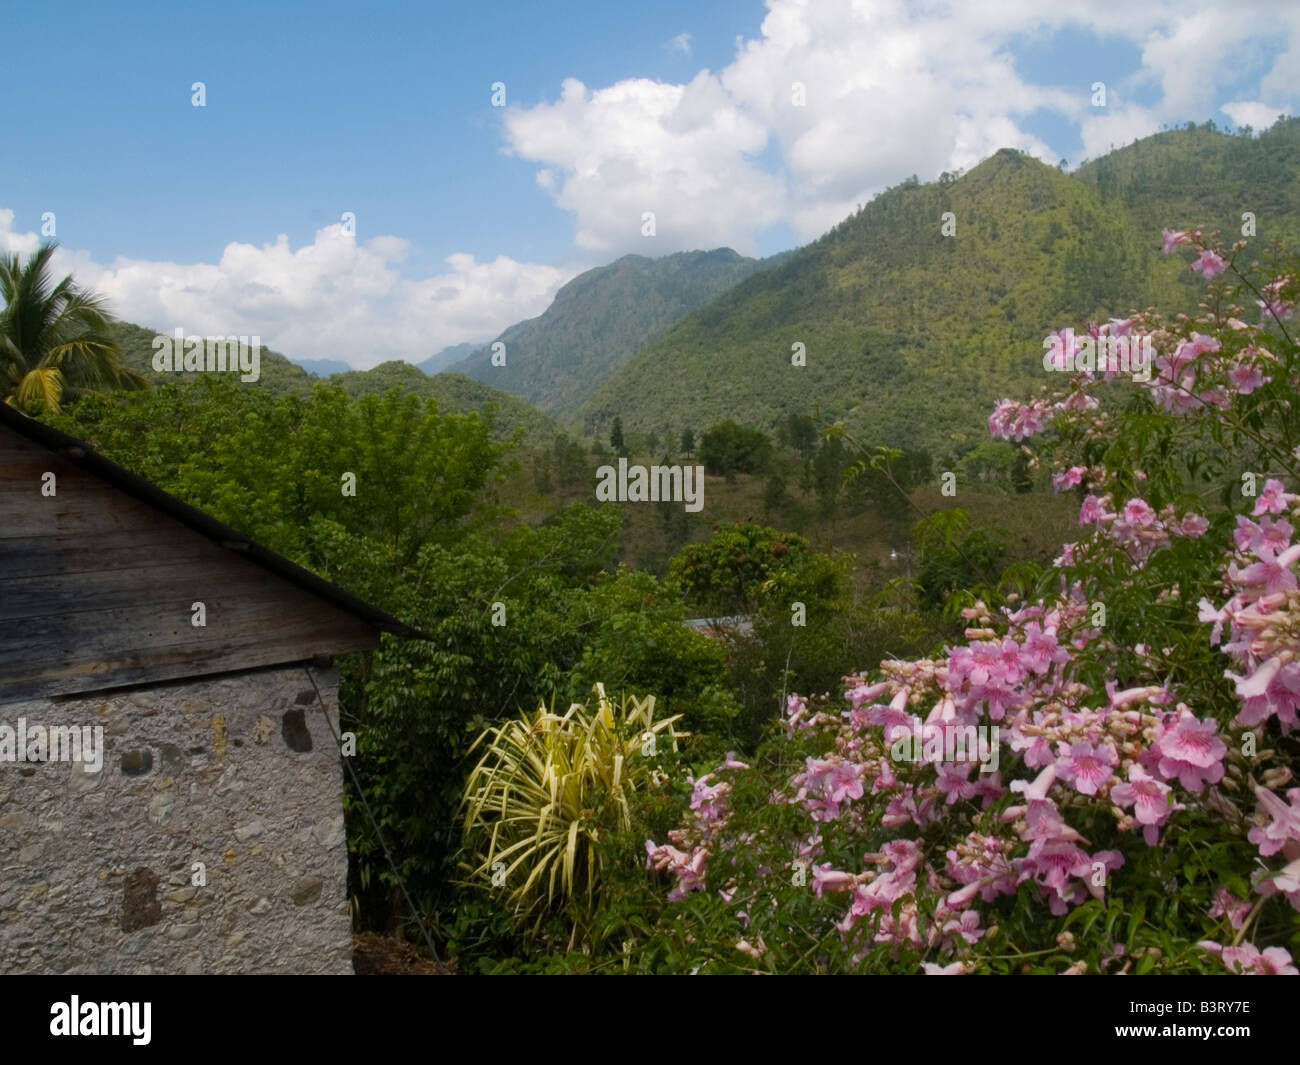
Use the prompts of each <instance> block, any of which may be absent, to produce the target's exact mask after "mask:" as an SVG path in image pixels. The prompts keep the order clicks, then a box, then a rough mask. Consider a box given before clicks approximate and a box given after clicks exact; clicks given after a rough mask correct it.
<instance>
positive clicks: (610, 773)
mask: <svg viewBox="0 0 1300 1065" xmlns="http://www.w3.org/2000/svg"><path fill="white" fill-rule="evenodd" d="M595 692H596V697H597V698H596V707H595V709H594V710H593V709H591V708H590V707H589V706H587V705H584V704H582V703H574V704H573V705H572V706H570V707H569V709H568V710H567V711H566V712H565V713H564V714H561V715H557V714H555V713H554V712H552V711H551V710H548V709H547V708H546V707H545V706H541V707H539V708H538V709H537V711H536V712H535V713H533V714H525V715H523V716H521V717H519V718H516V719H514V720H511V721H507V722H505V723H504V724H502V725H499V726H497V727H495V728H489V729H487V730H486V731H485V732H484V733H483V734H482V735H481V736H480V737H479V739H478V740H477V741H476V743H475V747H476V748H477V747H478V746H485V747H486V750H485V751H484V753H483V756H482V758H481V759H480V760H479V762H478V764H477V765H476V766H475V767H474V769H473V771H472V772H471V773H470V776H469V779H468V780H467V781H466V784H465V800H464V809H465V818H464V838H465V849H466V856H467V860H466V861H465V862H463V863H462V868H463V869H465V870H466V872H467V873H468V882H469V883H477V884H480V885H490V887H495V888H497V889H501V890H503V891H504V893H505V895H506V898H507V899H508V907H509V909H510V910H511V912H512V913H513V916H514V918H515V919H516V921H517V922H519V923H520V924H521V925H524V924H527V923H529V922H531V928H530V929H529V931H528V936H529V938H531V937H532V936H534V935H535V934H536V932H537V931H538V930H539V929H540V927H541V925H542V922H543V921H544V919H545V918H546V917H547V916H550V915H560V916H562V917H563V919H564V920H565V921H566V922H567V923H568V925H569V928H570V944H569V946H570V949H572V947H573V945H574V944H575V943H584V944H585V942H586V941H587V940H588V939H589V937H590V936H591V934H592V931H593V922H594V919H595V917H596V915H597V912H598V910H599V907H600V901H601V899H600V889H601V885H602V880H603V875H604V869H605V854H604V843H605V840H606V839H607V837H608V836H609V835H610V834H611V833H613V832H616V831H619V830H624V831H626V830H627V829H629V828H630V827H631V823H632V822H631V806H630V799H631V796H632V795H633V793H635V792H637V791H639V790H641V789H645V788H648V787H652V786H654V783H655V781H656V780H660V781H662V780H664V779H666V778H665V776H664V774H663V771H662V770H661V769H659V768H658V766H659V764H660V762H661V760H662V759H663V757H664V756H670V755H672V754H675V753H676V752H677V738H678V734H677V732H676V731H675V729H674V725H675V723H676V722H677V720H678V718H677V717H668V718H659V719H656V718H655V712H654V710H655V700H654V696H653V695H651V696H647V697H646V698H644V699H634V698H625V699H623V701H622V703H621V705H620V707H619V708H618V709H617V710H615V707H614V704H613V703H612V702H611V701H610V700H609V699H608V698H607V697H606V695H605V690H604V688H603V686H601V685H599V684H598V685H596V688H595Z"/></svg>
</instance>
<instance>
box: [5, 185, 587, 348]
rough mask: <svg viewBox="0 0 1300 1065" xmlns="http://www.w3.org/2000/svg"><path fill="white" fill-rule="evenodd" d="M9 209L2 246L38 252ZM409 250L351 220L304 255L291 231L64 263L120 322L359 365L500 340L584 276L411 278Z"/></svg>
mask: <svg viewBox="0 0 1300 1065" xmlns="http://www.w3.org/2000/svg"><path fill="white" fill-rule="evenodd" d="M13 217H14V215H13V212H12V211H10V210H0V249H4V250H6V251H18V252H20V253H23V254H29V253H30V252H31V251H33V250H34V249H35V248H36V247H37V245H38V244H39V238H38V237H37V235H36V234H35V233H21V232H14V231H13V230H12V224H13ZM407 250H408V244H407V242H406V241H404V240H402V239H400V238H398V237H392V236H382V237H375V238H374V239H372V240H369V241H366V242H365V243H358V242H357V240H356V239H355V238H354V237H352V236H350V235H348V234H346V233H345V232H344V231H343V227H342V226H341V225H332V226H327V227H326V228H324V229H320V230H317V232H316V236H315V239H314V240H313V241H312V243H311V244H308V245H304V246H303V247H301V248H298V249H297V250H296V251H295V250H293V249H292V248H290V246H289V241H288V238H287V237H285V236H283V235H281V236H279V237H277V238H276V240H275V242H274V243H273V244H264V245H262V246H261V247H255V246H254V245H252V244H240V243H231V244H228V245H227V246H226V248H225V250H224V251H223V252H222V254H221V259H220V261H219V262H217V263H189V264H182V263H172V262H153V261H148V260H140V259H124V258H121V257H119V258H118V259H116V260H114V261H113V262H112V263H111V264H109V265H102V264H99V263H96V262H95V261H93V259H91V257H90V256H89V255H88V254H87V253H85V252H79V251H69V250H68V249H66V248H59V249H58V251H57V252H56V253H55V261H54V266H55V268H56V269H57V270H58V271H59V273H60V276H62V274H65V273H73V274H74V275H75V276H76V279H77V281H78V282H79V283H81V284H83V285H86V286H88V287H90V288H92V289H93V290H94V291H96V292H98V293H100V294H101V295H103V296H105V297H106V298H107V299H108V301H109V304H110V308H111V309H112V311H113V313H114V314H116V315H117V316H118V317H119V318H124V319H126V320H127V321H130V322H137V323H139V324H141V325H146V326H150V327H152V328H155V329H159V330H163V331H167V332H170V331H171V330H173V329H174V328H176V327H177V326H180V327H181V328H183V329H184V330H185V332H186V333H201V334H205V335H217V334H220V335H222V336H228V335H232V334H234V335H246V336H253V335H257V336H260V337H261V338H262V343H263V344H264V345H266V346H267V347H271V348H274V349H275V350H277V351H281V352H283V353H285V354H286V355H289V356H291V357H294V358H328V359H342V360H344V361H345V362H348V363H350V364H351V365H352V366H355V367H357V368H358V369H365V368H368V367H370V366H375V365H377V364H378V363H381V362H385V361H387V360H389V359H406V360H408V361H410V362H420V361H422V360H424V359H426V358H428V357H429V356H430V355H432V354H433V353H434V352H436V351H438V350H439V349H441V348H443V347H445V346H447V345H449V344H458V343H461V342H463V341H469V340H481V339H483V338H484V337H492V336H496V335H497V334H498V333H499V332H501V331H502V330H503V329H505V328H506V327H507V326H509V325H513V324H514V323H515V322H517V321H519V320H520V319H523V318H529V317H533V316H535V315H538V314H541V313H542V311H544V310H545V309H546V308H547V306H549V304H550V302H551V299H552V298H553V297H554V295H555V292H556V290H557V289H558V288H559V287H560V286H561V285H563V284H564V283H565V282H566V281H568V280H569V279H570V278H571V277H572V276H573V275H574V273H575V272H576V271H574V270H571V269H565V268H561V267H554V266H545V265H541V264H537V263H521V262H516V261H515V260H513V259H510V258H507V257H505V256H498V257H497V258H496V259H495V260H493V261H492V262H482V263H480V262H477V261H475V259H474V256H472V255H465V254H458V255H451V256H448V258H447V260H446V261H447V266H448V270H447V272H445V273H443V274H439V275H437V276H436V277H429V278H424V279H422V280H416V281H411V280H406V279H404V278H403V277H402V276H401V274H400V273H399V272H398V270H397V268H396V267H397V265H398V264H399V263H400V262H401V261H402V259H403V258H404V257H405V255H406V252H407Z"/></svg>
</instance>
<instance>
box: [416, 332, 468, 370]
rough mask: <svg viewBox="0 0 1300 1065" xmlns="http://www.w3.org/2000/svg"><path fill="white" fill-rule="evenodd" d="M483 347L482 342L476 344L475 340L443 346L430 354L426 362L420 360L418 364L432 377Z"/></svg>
mask: <svg viewBox="0 0 1300 1065" xmlns="http://www.w3.org/2000/svg"><path fill="white" fill-rule="evenodd" d="M481 347H483V345H482V344H476V343H474V342H473V341H468V342H466V343H464V344H452V345H451V347H448V348H443V349H442V350H441V351H439V352H438V353H437V354H435V355H430V356H429V357H428V358H427V359H425V360H424V362H418V363H416V365H417V366H418V367H419V368H420V369H421V370H423V371H424V372H425V373H427V374H428V375H429V376H430V377H432V376H433V375H434V374H436V373H441V372H442V371H443V370H446V369H449V368H450V367H452V366H455V365H456V363H458V362H460V361H461V360H462V359H468V358H469V357H470V356H471V355H473V354H474V352H476V351H478V350H479V348H481Z"/></svg>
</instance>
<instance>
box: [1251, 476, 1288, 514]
mask: <svg viewBox="0 0 1300 1065" xmlns="http://www.w3.org/2000/svg"><path fill="white" fill-rule="evenodd" d="M1286 504H1287V492H1286V488H1285V487H1284V486H1283V484H1282V482H1281V481H1279V480H1277V479H1276V478H1275V477H1270V478H1269V479H1268V480H1267V481H1265V482H1264V491H1262V492H1260V494H1259V498H1258V499H1256V500H1255V517H1259V516H1260V515H1261V514H1281V513H1282V512H1283V511H1284V510H1286Z"/></svg>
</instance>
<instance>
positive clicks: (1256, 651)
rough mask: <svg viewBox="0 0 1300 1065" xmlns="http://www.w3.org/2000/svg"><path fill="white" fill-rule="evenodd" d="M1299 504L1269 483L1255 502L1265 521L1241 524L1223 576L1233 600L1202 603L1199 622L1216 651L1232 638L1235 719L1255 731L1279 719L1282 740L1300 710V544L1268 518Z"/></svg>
mask: <svg viewBox="0 0 1300 1065" xmlns="http://www.w3.org/2000/svg"><path fill="white" fill-rule="evenodd" d="M1298 502H1300V497H1297V496H1295V495H1293V494H1291V493H1288V492H1286V491H1285V490H1284V488H1283V485H1282V484H1281V482H1279V481H1276V480H1269V481H1268V482H1267V483H1266V484H1265V486H1264V491H1263V492H1262V493H1261V494H1260V496H1259V498H1258V499H1257V500H1256V502H1255V515H1256V516H1258V517H1260V518H1261V521H1260V522H1259V523H1256V522H1254V521H1251V520H1250V519H1249V518H1247V517H1245V516H1239V517H1238V519H1237V530H1236V534H1235V537H1234V540H1235V544H1236V552H1235V554H1234V555H1233V557H1232V558H1231V559H1230V560H1229V561H1228V563H1227V564H1226V566H1225V567H1224V571H1223V573H1224V582H1225V584H1226V585H1227V587H1228V588H1229V589H1230V590H1231V591H1232V593H1233V594H1232V596H1231V598H1230V599H1229V600H1228V601H1227V602H1226V603H1225V604H1224V605H1223V607H1222V608H1218V609H1216V608H1215V607H1214V606H1213V605H1212V604H1211V603H1210V602H1208V601H1207V600H1204V599H1203V600H1201V603H1200V618H1201V620H1202V621H1207V622H1211V623H1213V626H1214V627H1213V629H1212V631H1211V634H1210V642H1211V643H1213V644H1218V643H1219V642H1220V640H1221V639H1222V637H1223V632H1224V629H1225V628H1226V629H1227V632H1228V637H1229V638H1228V639H1227V641H1226V642H1224V643H1223V650H1224V652H1225V653H1227V654H1228V656H1229V657H1231V658H1232V659H1233V661H1234V662H1235V663H1236V664H1237V666H1238V669H1239V672H1234V671H1232V670H1228V671H1227V673H1226V675H1227V676H1228V678H1229V679H1230V680H1232V681H1233V683H1234V684H1235V685H1236V691H1237V698H1238V699H1240V700H1241V712H1240V714H1239V715H1238V720H1239V721H1240V723H1241V724H1243V725H1246V726H1248V727H1253V726H1256V725H1260V724H1263V723H1265V722H1267V721H1268V719H1269V718H1271V717H1274V716H1276V717H1277V719H1278V720H1279V722H1280V723H1281V727H1282V731H1283V732H1284V733H1286V732H1289V731H1290V730H1291V729H1292V728H1294V727H1295V725H1296V723H1297V722H1296V710H1297V708H1300V661H1296V659H1297V657H1298V656H1300V590H1298V589H1297V579H1296V575H1295V573H1294V571H1293V567H1294V566H1295V564H1296V563H1297V562H1300V544H1292V542H1291V538H1292V536H1293V534H1294V529H1293V527H1292V525H1291V523H1290V522H1288V521H1284V520H1274V519H1272V518H1271V517H1269V516H1268V515H1270V514H1278V513H1282V512H1283V511H1284V510H1286V508H1288V507H1289V506H1294V505H1295V504H1296V503H1298Z"/></svg>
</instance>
